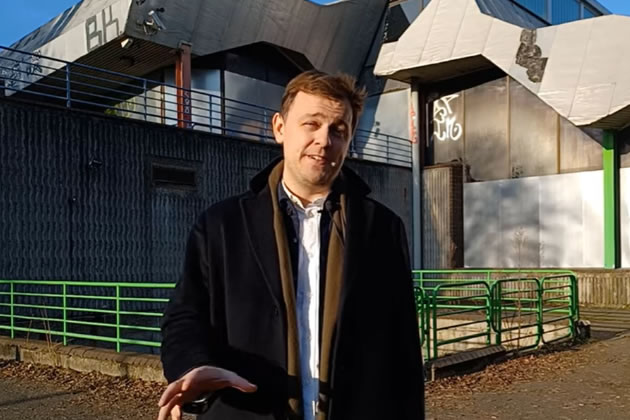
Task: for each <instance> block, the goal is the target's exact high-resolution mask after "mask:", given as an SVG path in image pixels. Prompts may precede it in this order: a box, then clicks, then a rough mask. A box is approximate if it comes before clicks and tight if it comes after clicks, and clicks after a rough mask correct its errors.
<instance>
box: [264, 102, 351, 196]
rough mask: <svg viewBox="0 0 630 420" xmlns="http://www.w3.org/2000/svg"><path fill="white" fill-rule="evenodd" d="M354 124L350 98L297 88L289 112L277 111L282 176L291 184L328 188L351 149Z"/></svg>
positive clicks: (308, 188) (275, 123) (319, 189)
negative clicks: (282, 165) (338, 98)
mask: <svg viewBox="0 0 630 420" xmlns="http://www.w3.org/2000/svg"><path fill="white" fill-rule="evenodd" d="M351 127H352V109H351V107H350V104H349V103H348V102H347V101H346V102H338V101H335V100H332V99H328V98H325V97H322V96H317V95H311V94H308V93H304V92H298V94H297V95H296V96H295V99H294V100H293V103H292V104H291V106H290V108H289V111H288V112H287V115H286V116H284V117H283V116H282V115H281V114H276V115H274V118H273V131H274V136H275V138H276V141H277V142H278V143H280V144H282V147H283V151H284V174H283V177H284V179H285V182H286V183H287V185H288V186H289V188H291V187H293V188H298V189H300V190H301V191H302V192H303V193H319V192H325V191H328V190H329V189H330V186H331V185H332V183H333V181H334V179H335V177H336V176H337V174H338V173H339V170H340V169H341V165H342V164H343V161H344V159H345V157H346V153H347V152H348V146H349V145H350V137H351V134H352V133H351V130H352V128H351ZM294 193H298V191H294Z"/></svg>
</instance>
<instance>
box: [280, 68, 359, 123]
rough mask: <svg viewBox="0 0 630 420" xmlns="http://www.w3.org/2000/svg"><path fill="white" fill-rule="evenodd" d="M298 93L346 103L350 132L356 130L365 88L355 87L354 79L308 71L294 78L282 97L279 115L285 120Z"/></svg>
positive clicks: (347, 76) (341, 75)
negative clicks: (348, 111)
mask: <svg viewBox="0 0 630 420" xmlns="http://www.w3.org/2000/svg"><path fill="white" fill-rule="evenodd" d="M298 92H304V93H308V94H310V95H317V96H323V97H325V98H328V99H333V100H335V101H339V102H345V101H348V103H349V104H350V107H351V108H352V132H353V133H354V130H355V129H356V128H357V124H358V122H359V117H360V116H361V112H363V103H364V102H365V96H366V91H365V88H359V87H357V85H356V79H355V78H354V77H352V76H349V75H347V74H343V73H341V74H338V75H335V76H333V75H330V74H326V73H323V72H321V71H317V70H309V71H306V72H304V73H300V74H298V75H297V76H295V77H294V78H293V79H292V80H291V81H290V82H289V84H288V85H287V87H286V89H285V90H284V95H282V108H281V109H280V114H282V116H283V117H284V118H286V116H287V114H288V112H289V108H291V105H292V104H293V100H294V99H295V96H296V95H297V94H298Z"/></svg>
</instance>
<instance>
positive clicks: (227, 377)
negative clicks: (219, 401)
mask: <svg viewBox="0 0 630 420" xmlns="http://www.w3.org/2000/svg"><path fill="white" fill-rule="evenodd" d="M230 387H231V388H236V389H238V390H239V391H242V392H254V391H256V385H254V384H252V383H250V382H248V381H247V380H246V379H243V378H241V377H240V376H238V375H237V374H236V373H234V372H231V371H229V370H225V369H221V368H218V367H213V366H201V367H198V368H195V369H193V370H191V371H190V372H188V373H187V374H185V375H184V376H182V377H181V378H179V379H178V380H176V381H175V382H173V383H171V384H170V385H169V386H168V387H167V388H166V390H165V391H164V393H163V394H162V397H161V398H160V402H159V403H158V406H159V407H160V414H159V415H158V420H166V419H168V416H169V414H170V416H171V419H172V420H181V418H182V410H181V406H182V404H185V403H187V402H190V401H193V400H194V399H195V398H197V397H198V396H199V395H201V394H203V393H206V392H211V391H218V390H220V389H223V388H230Z"/></svg>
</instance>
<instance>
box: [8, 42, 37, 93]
mask: <svg viewBox="0 0 630 420" xmlns="http://www.w3.org/2000/svg"><path fill="white" fill-rule="evenodd" d="M40 59H41V55H40V53H39V51H35V52H34V53H33V54H32V55H28V56H26V57H23V58H21V59H20V60H19V61H14V62H13V64H12V65H11V68H10V69H3V70H2V73H1V74H0V77H1V78H2V79H5V86H6V87H7V88H10V89H21V84H22V83H28V82H30V81H31V79H33V77H32V76H35V75H39V74H42V73H43V69H42V66H41V64H40Z"/></svg>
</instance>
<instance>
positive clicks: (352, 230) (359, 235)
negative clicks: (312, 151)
mask: <svg viewBox="0 0 630 420" xmlns="http://www.w3.org/2000/svg"><path fill="white" fill-rule="evenodd" d="M281 160H282V158H278V159H275V160H274V161H273V162H271V164H269V165H268V166H267V167H266V168H264V169H263V170H262V171H260V172H259V173H258V174H257V175H256V176H254V178H252V180H251V182H250V194H248V195H246V196H245V197H244V198H243V199H242V200H241V212H242V217H243V225H244V226H245V228H246V229H245V230H246V232H247V235H248V239H249V242H250V245H251V247H252V250H253V254H254V257H255V259H256V262H257V264H258V265H259V267H260V269H261V271H262V273H263V276H264V279H265V282H266V283H267V286H268V289H269V291H270V292H271V294H272V295H273V296H274V299H275V301H276V305H278V307H280V308H281V307H283V306H284V304H283V297H282V285H281V283H280V268H279V264H278V255H277V251H276V247H275V242H274V230H273V205H272V203H271V194H270V191H269V186H268V178H269V174H270V173H271V171H272V170H273V168H274V167H275V166H276V165H277V164H278V163H279V162H280V161H281ZM337 188H339V189H341V190H342V191H344V192H345V194H346V197H347V214H346V217H347V228H348V231H347V238H346V249H345V255H344V258H345V263H344V274H343V277H344V286H343V288H342V295H341V300H340V305H341V307H342V308H343V305H344V301H345V300H346V298H347V296H348V294H349V293H350V291H351V290H352V288H353V285H354V284H355V283H356V279H355V278H356V275H357V273H358V272H359V269H358V267H357V265H358V264H361V255H363V253H364V252H363V250H364V247H365V246H366V245H367V243H368V240H369V238H368V233H369V232H370V229H369V226H370V221H371V219H372V215H371V214H370V213H369V212H368V211H367V209H366V208H365V206H363V205H362V204H361V203H362V201H363V200H362V199H363V198H364V197H365V196H366V195H367V194H369V193H370V188H369V187H368V185H367V184H366V183H365V182H363V180H362V179H361V178H359V176H358V175H357V174H356V173H355V172H354V171H352V170H351V169H349V168H347V167H345V166H344V167H343V168H342V170H341V174H340V176H339V177H337V180H335V183H334V184H333V189H337ZM342 317H343V313H342V312H340V319H341V318H342Z"/></svg>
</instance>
